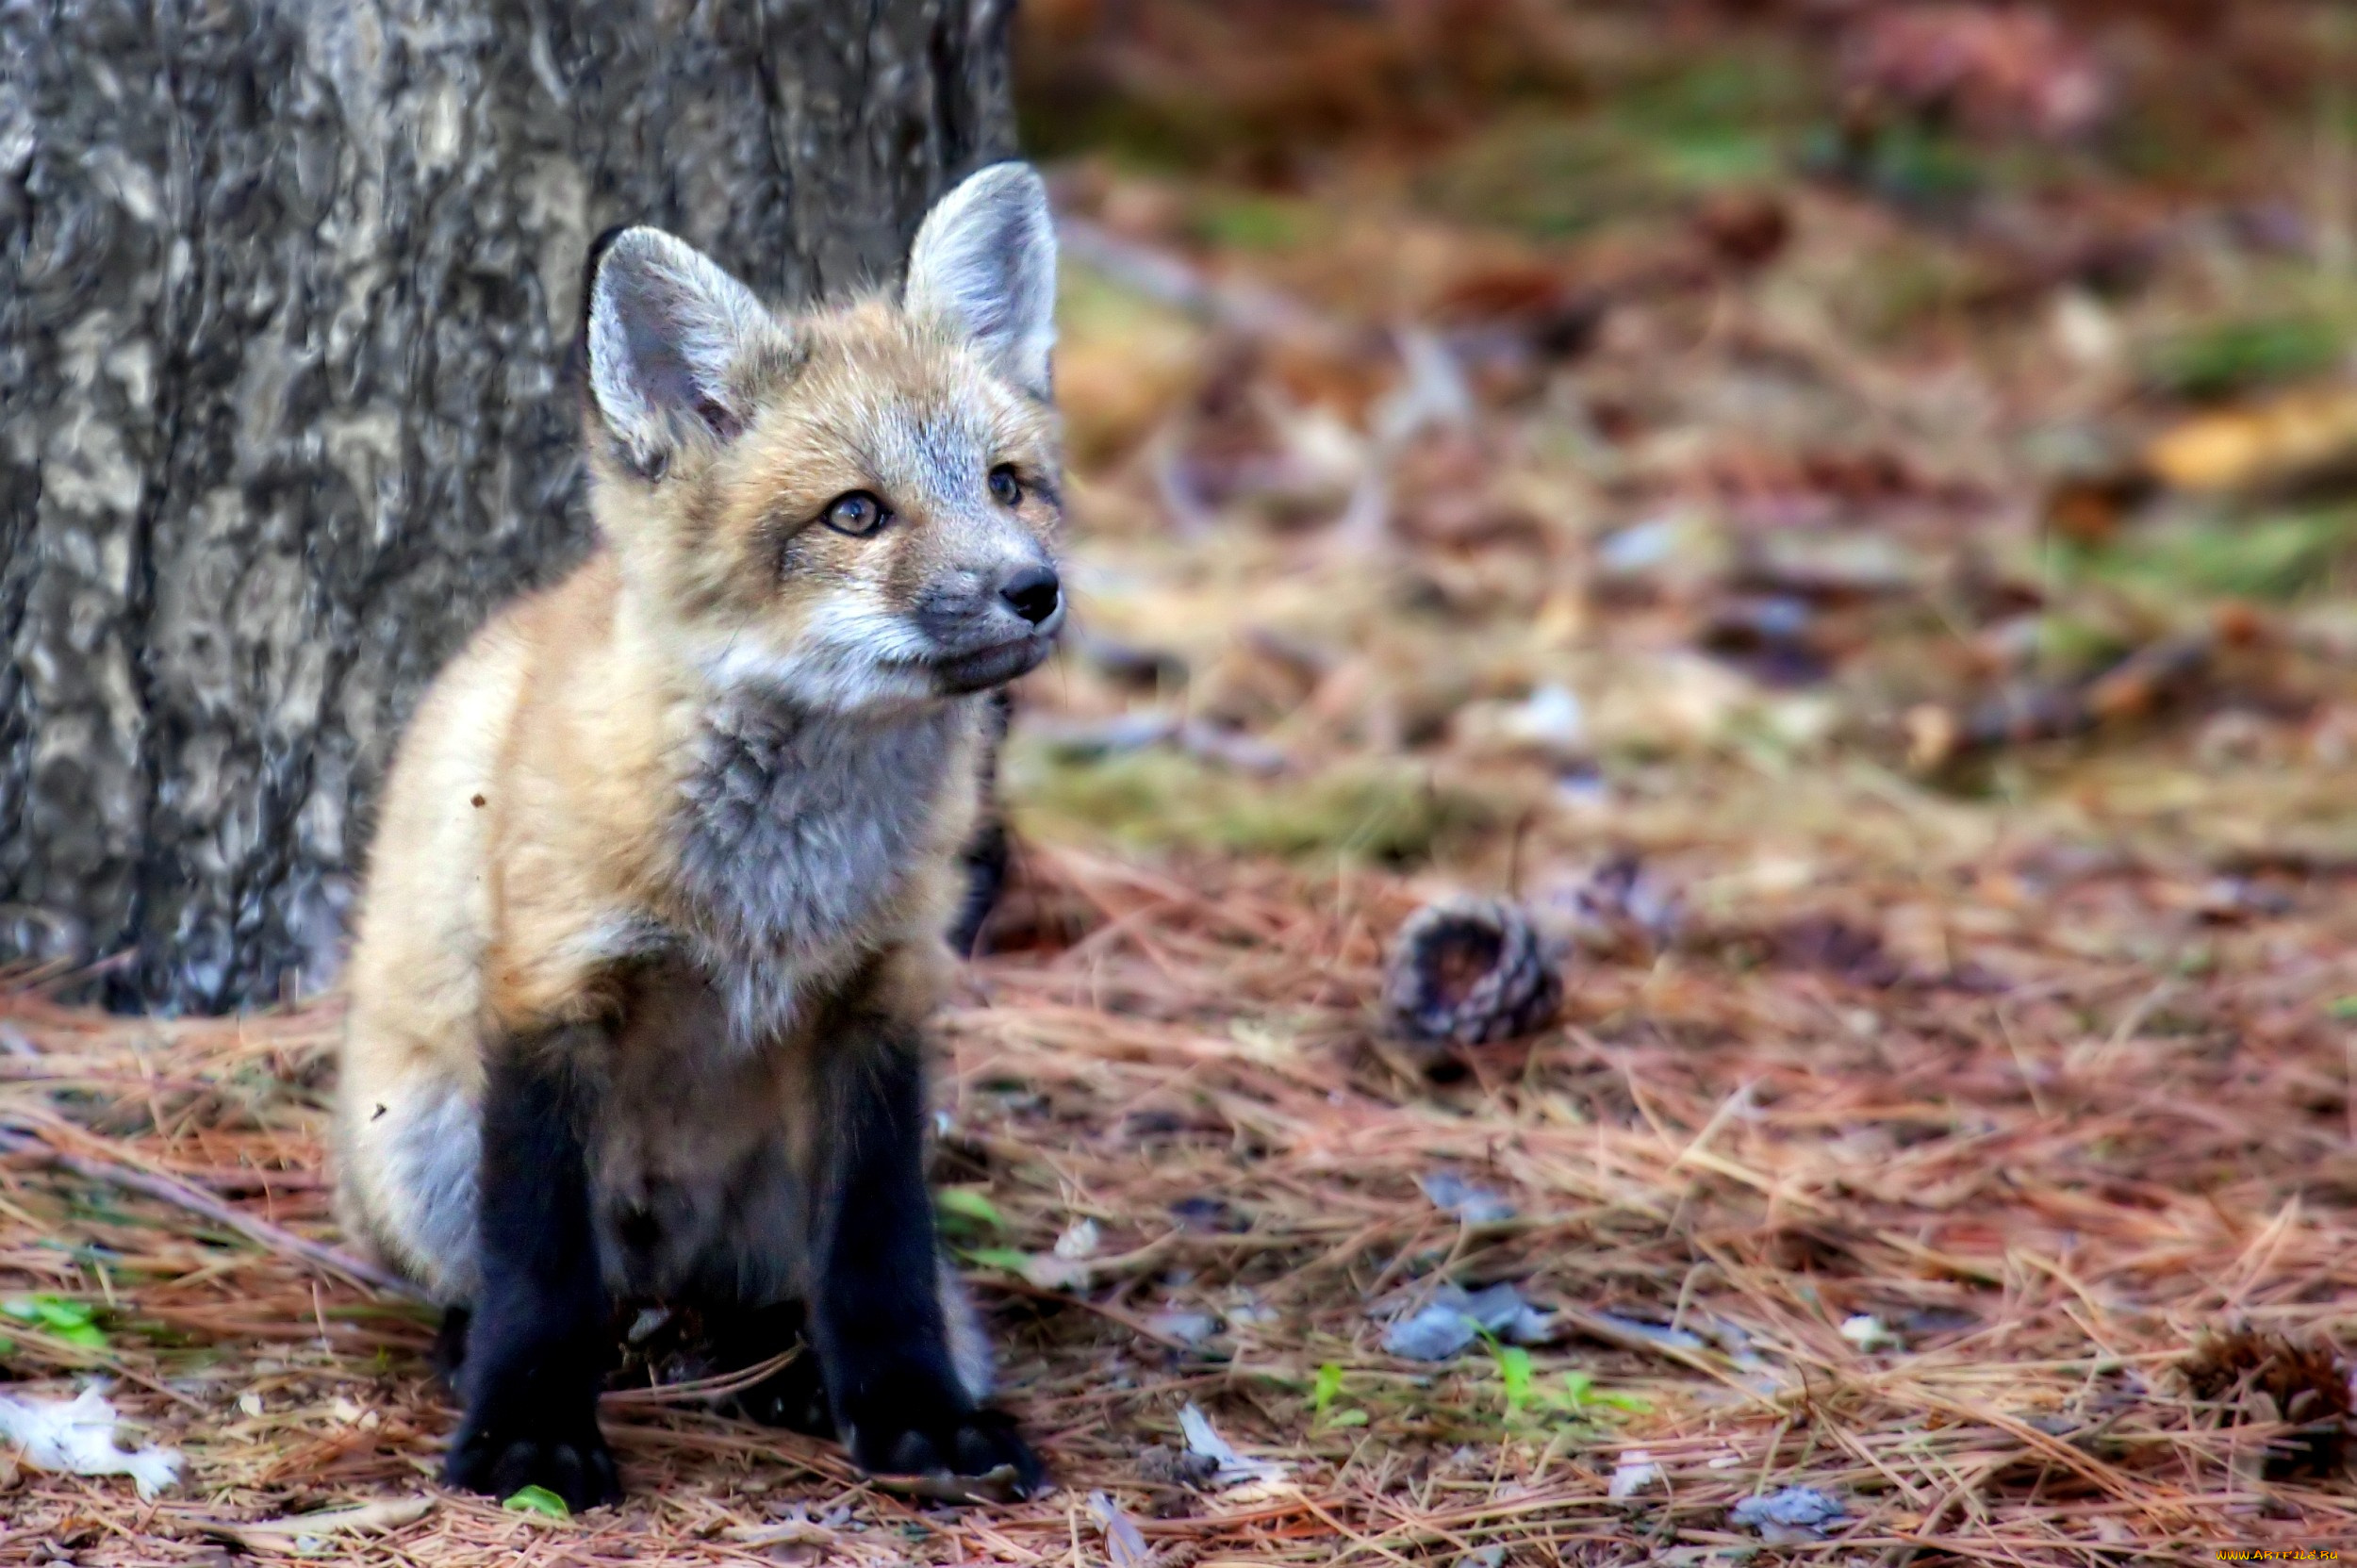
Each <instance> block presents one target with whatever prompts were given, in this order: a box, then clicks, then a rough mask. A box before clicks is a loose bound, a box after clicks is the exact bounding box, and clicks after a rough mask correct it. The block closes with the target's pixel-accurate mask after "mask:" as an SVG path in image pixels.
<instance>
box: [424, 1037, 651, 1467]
mask: <svg viewBox="0 0 2357 1568" xmlns="http://www.w3.org/2000/svg"><path fill="white" fill-rule="evenodd" d="M600 1044H602V1039H601V1037H600V1032H598V1031H596V1030H594V1029H592V1028H590V1027H589V1026H585V1025H584V1026H574V1027H570V1028H563V1029H555V1030H550V1031H545V1032H540V1033H538V1034H535V1035H528V1036H519V1037H517V1038H514V1039H509V1040H505V1041H503V1042H500V1043H499V1044H498V1045H497V1046H495V1047H494V1048H493V1049H492V1050H491V1051H490V1053H489V1061H488V1068H489V1080H488V1082H487V1083H486V1086H485V1089H484V1098H483V1115H482V1129H483V1155H482V1164H481V1166H480V1168H479V1173H478V1180H479V1182H480V1185H479V1188H478V1202H479V1208H478V1216H477V1217H478V1231H477V1235H478V1244H477V1245H478V1246H479V1247H480V1248H481V1253H482V1273H483V1291H482V1296H481V1297H480V1299H478V1300H477V1301H476V1302H475V1305H474V1312H473V1315H472V1320H471V1322H470V1324H469V1326H468V1329H467V1357H466V1362H465V1365H464V1367H463V1369H462V1372H461V1376H460V1378H459V1392H460V1394H461V1395H463V1397H464V1399H465V1403H466V1409H467V1414H466V1420H465V1423H464V1424H463V1425H462V1426H461V1427H460V1428H459V1431H458V1436H457V1437H456V1439H454V1440H453V1442H452V1444H451V1449H450V1457H449V1460H448V1461H447V1462H446V1464H445V1466H444V1470H445V1475H446V1477H447V1478H448V1479H449V1481H450V1482H451V1484H452V1485H453V1486H463V1487H466V1488H468V1489H469V1490H470V1491H474V1492H487V1493H491V1494H495V1495H498V1496H508V1495H511V1494H514V1493H516V1492H518V1491H519V1490H521V1489H522V1488H524V1487H527V1486H540V1487H546V1488H547V1489H548V1490H549V1491H551V1492H553V1493H555V1494H557V1495H558V1496H560V1497H562V1498H564V1499H565V1502H566V1504H567V1506H568V1507H570V1508H574V1509H584V1508H590V1507H594V1506H595V1505H597V1504H599V1503H608V1502H613V1501H614V1500H616V1499H617V1498H618V1497H620V1496H621V1494H622V1489H621V1483H620V1481H619V1480H618V1478H617V1477H616V1476H615V1471H614V1456H613V1454H612V1453H611V1452H609V1451H608V1450H607V1448H606V1445H605V1440H604V1438H603V1437H602V1436H601V1435H599V1432H598V1385H599V1383H600V1381H601V1380H602V1376H603V1373H604V1370H605V1363H606V1359H607V1356H608V1354H609V1352H610V1349H611V1345H610V1341H609V1337H608V1322H607V1316H608V1312H609V1310H610V1309H609V1305H608V1302H607V1298H606V1291H605V1287H604V1284H603V1283H602V1279H601V1278H600V1275H599V1270H598V1256H597V1243H596V1238H595V1236H594V1234H593V1232H592V1230H591V1224H590V1211H589V1171H588V1160H587V1156H586V1154H585V1151H584V1133H585V1128H586V1126H587V1123H588V1119H589V1114H590V1110H591V1105H590V1099H591V1091H590V1090H589V1089H588V1087H587V1085H586V1084H585V1082H584V1081H583V1078H582V1074H581V1065H582V1064H584V1063H585V1062H586V1061H588V1060H590V1059H591V1058H590V1053H591V1052H592V1051H593V1050H594V1049H595V1048H597V1047H598V1046H599V1045H600Z"/></svg>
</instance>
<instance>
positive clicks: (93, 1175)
mask: <svg viewBox="0 0 2357 1568" xmlns="http://www.w3.org/2000/svg"><path fill="white" fill-rule="evenodd" d="M47 1132H48V1130H47V1129H44V1128H42V1127H41V1125H40V1124H38V1123H34V1122H30V1121H27V1120H25V1119H23V1118H22V1117H17V1116H11V1117H8V1118H7V1125H0V1151H11V1152H17V1153H36V1154H40V1155H41V1156H43V1157H45V1158H47V1159H48V1160H50V1161H52V1162H53V1163H55V1164H58V1165H62V1166H63V1167H65V1168H66V1169H67V1170H70V1171H72V1172H73V1173H74V1175H76V1176H79V1177H82V1178H84V1179H86V1180H91V1181H108V1182H112V1183H113V1184H114V1185H116V1186H118V1187H127V1188H129V1189H130V1190H131V1191H133V1192H135V1193H141V1194H144V1195H145V1196H147V1197H153V1198H157V1199H159V1200H161V1201H163V1202H165V1203H169V1204H171V1205H173V1207H174V1208H178V1209H185V1210H187V1211H188V1212H189V1213H192V1214H198V1215H202V1216H203V1217H204V1218H206V1219H209V1220H211V1221H213V1222H214V1223H215V1224H217V1225H224V1226H227V1227H228V1228H229V1229H230V1230H235V1231H237V1232H238V1233H239V1234H240V1235H242V1236H244V1237H245V1238H246V1239H247V1240H249V1241H251V1242H253V1243H255V1245H256V1246H261V1247H263V1248H264V1249H266V1250H268V1251H272V1252H276V1253H280V1254H282V1255H284V1256H287V1257H291V1258H300V1259H302V1260H303V1261H304V1262H305V1263H310V1264H311V1265H313V1266H314V1267H316V1268H322V1269H325V1270H327V1271H328V1272H329V1273H331V1274H338V1275H341V1276H343V1277H344V1278H345V1279H353V1280H357V1281H358V1282H360V1283H361V1284H365V1285H370V1286H372V1287H374V1288H375V1289H377V1290H380V1291H385V1292H387V1293H388V1294H390V1295H395V1296H406V1297H408V1298H410V1299H412V1300H420V1301H421V1300H424V1299H425V1296H424V1293H423V1292H421V1291H420V1290H419V1289H418V1287H417V1286H416V1285H414V1284H412V1283H410V1282H409V1281H408V1280H406V1279H402V1278H401V1277H400V1276H399V1275H397V1274H392V1273H389V1272H387V1270H385V1269H381V1268H379V1267H377V1266H376V1265H375V1264H374V1263H369V1262H367V1261H366V1260H364V1259H360V1258H355V1257H354V1256H352V1254H350V1253H348V1252H345V1251H343V1250H342V1249H341V1248H338V1247H333V1246H328V1245H327V1244H326V1243H324V1242H315V1241H310V1240H308V1239H306V1238H305V1237H302V1236H298V1235H296V1234H295V1233H294V1232H293V1231H291V1230H282V1229H280V1228H279V1227H278V1226H275V1225H272V1223H271V1222H270V1221H268V1220H264V1219H255V1217H254V1216H253V1215H252V1214H249V1213H246V1212H245V1211H243V1210H242V1209H239V1208H236V1207H233V1206H232V1205H230V1204H227V1203H224V1202H223V1201H222V1200H221V1199H220V1198H217V1197H214V1196H213V1195H212V1194H210V1193H208V1192H205V1191H203V1190H202V1189H200V1188H197V1187H192V1186H190V1184H189V1183H187V1182H186V1181H182V1180H178V1179H176V1178H174V1177H170V1176H166V1175H163V1174H162V1173H161V1172H157V1171H143V1170H139V1169H136V1168H134V1167H132V1166H130V1165H126V1164H121V1163H119V1162H116V1161H112V1160H101V1159H97V1158H94V1157H92V1156H91V1155H87V1154H74V1153H70V1152H68V1151H67V1150H65V1149H62V1148H59V1147H57V1146H56V1145H54V1144H52V1143H50V1142H49V1141H48V1136H47Z"/></svg>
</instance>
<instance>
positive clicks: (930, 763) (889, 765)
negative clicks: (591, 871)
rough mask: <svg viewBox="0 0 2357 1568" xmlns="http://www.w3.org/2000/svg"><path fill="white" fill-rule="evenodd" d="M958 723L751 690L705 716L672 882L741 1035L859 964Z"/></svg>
mask: <svg viewBox="0 0 2357 1568" xmlns="http://www.w3.org/2000/svg"><path fill="white" fill-rule="evenodd" d="M967 722H968V718H967V716H966V715H965V714H964V712H963V711H962V708H961V705H959V704H941V705H936V706H929V707H926V708H923V709H919V710H915V711H914V712H909V713H902V714H895V715H891V716H888V717H879V718H846V717H843V716H839V715H833V714H812V713H808V712H805V711H802V710H799V709H797V708H794V707H792V706H789V705H787V704H785V703H783V702H779V701H755V700H749V699H737V700H733V701H729V702H726V703H723V704H720V705H717V706H716V707H715V708H714V709H712V710H711V711H710V712H709V713H708V714H707V715H706V716H705V720H704V726H703V730H702V733H701V735H700V736H699V737H698V740H697V751H696V756H695V761H694V764H693V766H692V767H690V768H689V770H688V774H687V777H686V780H685V782H684V784H683V787H682V792H681V806H680V812H679V818H678V821H679V828H678V831H679V834H680V850H679V858H678V861H677V864H678V867H679V876H680V883H681V888H680V890H681V892H682V893H683V895H684V897H685V899H686V901H687V902H688V904H689V906H690V908H691V910H692V911H693V914H694V917H695V923H696V927H697V929H696V931H695V933H694V936H695V939H696V942H697V945H698V946H699V947H700V948H701V949H703V952H702V954H701V956H702V957H703V959H704V962H705V964H706V965H707V966H708V967H709V968H710V969H711V971H712V978H713V980H714V981H715V982H716V983H717V985H718V986H719V988H720V990H721V992H722V994H723V995H724V996H725V997H726V998H727V999H728V1000H729V1011H730V1015H731V1019H732V1022H733V1024H734V1025H735V1027H736V1028H737V1029H738V1031H739V1032H740V1038H741V1037H743V1036H744V1035H745V1034H747V1033H750V1034H753V1035H766V1034H768V1033H771V1032H775V1031H777V1030H778V1029H780V1028H783V1027H784V1026H785V1025H786V1024H787V1023H789V1022H790V1021H791V1019H792V1018H793V1016H794V1015H795V1014H796V1013H797V1011H798V1010H799V1000H800V998H801V996H802V995H803V993H804V992H806V991H807V990H808V989H809V988H810V987H811V986H812V985H813V984H814V983H823V982H825V981H826V980H827V979H828V978H829V977H831V976H832V975H834V974H836V973H838V972H839V971H840V970H841V968H843V967H844V966H846V964H847V963H848V962H850V961H854V960H855V958H856V955H857V953H858V951H859V950H860V949H862V948H863V947H864V945H865V943H864V940H863V939H864V938H865V937H866V936H867V935H868V934H869V933H870V930H871V927H872V924H873V922H874V921H875V919H876V918H877V916H878V914H879V912H880V911H882V910H883V909H884V908H885V907H887V906H888V905H889V903H890V902H891V901H892V900H894V899H895V898H896V897H897V896H898V894H899V893H900V892H901V890H902V889H903V888H904V887H905V885H906V883H907V880H908V877H909V875H910V872H911V871H912V869H913V868H914V867H915V866H916V864H917V862H918V860H919V859H920V857H921V856H923V855H924V854H926V853H927V852H929V851H930V850H931V844H932V839H933V824H934V818H935V817H936V815H937V814H938V812H939V811H940V809H941V793H942V790H943V788H944V786H945V785H946V784H947V783H948V774H949V771H950V769H951V766H952V763H953V761H954V759H955V757H956V755H957V753H958V750H959V747H958V742H959V739H960V737H961V734H962V730H963V728H964V725H965V724H966V723H967Z"/></svg>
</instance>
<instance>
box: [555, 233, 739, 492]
mask: <svg viewBox="0 0 2357 1568" xmlns="http://www.w3.org/2000/svg"><path fill="white" fill-rule="evenodd" d="M588 315H589V321H588V341H589V392H590V397H591V398H592V400H593V401H594V402H595V403H596V404H597V406H598V414H599V417H600V418H602V420H604V421H605V426H606V428H607V429H608V430H609V431H611V432H612V433H613V435H614V438H615V440H616V441H617V442H618V444H619V446H620V448H621V452H622V455H623V456H624V457H625V458H626V459H627V460H628V461H629V463H630V465H631V466H632V467H633V468H635V469H636V470H638V471H639V472H640V473H643V474H645V475H647V476H648V477H649V478H653V477H655V476H657V475H659V474H661V473H662V471H663V470H664V469H665V468H666V467H668V464H669V461H670V457H671V454H672V453H673V452H674V450H676V448H677V447H678V445H679V442H680V441H681V439H682V438H683V437H684V436H686V435H688V434H689V433H692V432H699V431H700V432H701V433H703V434H704V435H706V436H708V437H711V438H712V439H714V440H717V441H730V440H733V439H735V437H737V436H738V435H739V434H740V433H742V431H743V430H744V428H745V424H746V421H747V420H748V418H749V412H748V410H746V409H744V408H741V407H738V406H736V404H735V402H734V401H733V400H734V399H735V397H736V394H735V393H734V392H733V390H732V388H731V385H730V380H729V369H730V367H731V366H732V365H733V364H734V363H735V362H736V360H737V357H738V355H741V354H742V353H743V352H744V350H745V349H746V348H747V347H748V346H749V345H750V343H751V342H752V341H753V340H754V339H755V338H756V337H758V336H759V335H760V334H761V333H762V332H763V331H764V330H765V329H766V328H767V326H768V325H769V320H770V318H769V312H768V310H767V308H766V307H765V306H764V305H762V303H761V301H760V300H759V299H757V298H755V297H754V295H753V291H752V290H751V289H748V288H746V287H745V286H744V285H743V284H741V283H739V282H737V281H736V280H735V279H734V278H733V277H731V276H729V274H728V273H726V272H722V271H721V270H720V269H719V268H718V267H717V265H715V264H714V263H713V261H712V260H711V258H710V257H708V256H705V255H704V254H703V253H702V252H701V251H699V250H698V249H696V248H695V247H694V246H693V245H690V244H688V243H687V242H686V241H685V240H684V239H675V238H673V237H672V236H670V235H668V234H666V233H664V232H663V231H662V230H661V229H649V228H626V229H620V230H617V231H616V232H614V233H612V234H609V235H607V236H605V237H604V238H603V239H601V240H599V242H598V244H597V246H596V248H595V249H593V250H592V251H591V253H590V260H589V304H588Z"/></svg>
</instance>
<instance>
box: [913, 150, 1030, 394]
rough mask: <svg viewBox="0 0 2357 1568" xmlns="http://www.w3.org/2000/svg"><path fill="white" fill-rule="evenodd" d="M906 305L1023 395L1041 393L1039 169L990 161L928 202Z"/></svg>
mask: <svg viewBox="0 0 2357 1568" xmlns="http://www.w3.org/2000/svg"><path fill="white" fill-rule="evenodd" d="M905 304H906V307H907V309H908V312H909V314H910V315H912V316H930V317H931V318H933V319H935V320H937V321H942V322H948V323H949V324H950V325H952V326H954V327H955V328H957V329H958V330H959V331H961V332H963V333H964V335H965V336H966V337H967V338H971V339H972V340H973V341H974V343H975V344H976V345H977V346H978V347H980V348H981V350H982V352H983V353H984V354H985V355H988V356H989V357H990V358H991V359H992V360H993V361H994V362H995V363H996V364H997V367H998V369H999V371H1000V372H1001V373H1003V374H1004V375H1005V376H1006V377H1007V379H1008V380H1010V381H1012V382H1014V384H1015V385H1016V386H1018V387H1020V388H1023V389H1024V390H1025V391H1027V392H1030V394H1031V395H1032V396H1034V397H1040V398H1044V397H1047V395H1048V391H1049V382H1048V371H1047V355H1048V351H1049V350H1051V349H1053V348H1054V347H1055V346H1056V225H1055V222H1054V220H1053V219H1051V218H1050V217H1049V216H1048V213H1047V186H1046V185H1045V184H1044V183H1042V182H1041V180H1040V177H1039V173H1038V172H1037V171H1036V170H1034V169H1033V168H1032V167H1031V166H1030V164H1028V163H994V164H992V165H991V166H990V167H989V168H987V169H984V170H982V171H981V172H980V173H974V174H969V175H967V176H966V178H965V179H964V182H963V183H961V184H960V185H959V186H958V187H957V189H956V190H952V191H950V192H949V194H948V195H947V196H944V197H942V198H941V200H940V201H939V202H938V203H936V204H934V206H933V209H932V211H931V212H929V213H927V214H926V215H925V223H924V225H923V226H922V227H921V228H919V229H918V230H917V231H916V244H915V247H914V248H913V249H911V250H910V252H909V282H908V293H907V296H906V299H905Z"/></svg>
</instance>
